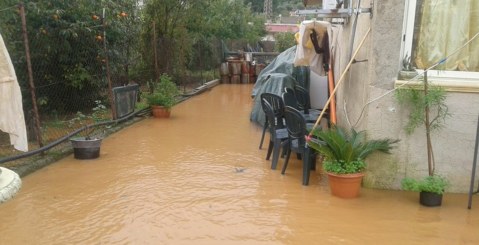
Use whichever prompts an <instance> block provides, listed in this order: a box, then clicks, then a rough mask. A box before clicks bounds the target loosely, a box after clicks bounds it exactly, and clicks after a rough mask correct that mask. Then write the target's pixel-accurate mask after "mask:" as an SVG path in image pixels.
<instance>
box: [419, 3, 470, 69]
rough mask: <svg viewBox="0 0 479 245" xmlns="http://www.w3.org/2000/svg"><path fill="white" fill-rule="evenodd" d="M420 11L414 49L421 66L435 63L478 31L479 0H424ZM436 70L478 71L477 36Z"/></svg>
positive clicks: (421, 67) (424, 66)
mask: <svg viewBox="0 0 479 245" xmlns="http://www.w3.org/2000/svg"><path fill="white" fill-rule="evenodd" d="M421 11H422V18H421V23H420V25H421V27H420V31H419V33H415V35H418V41H417V46H416V48H415V50H414V53H415V55H416V56H415V57H416V58H415V63H416V66H417V67H418V68H420V69H426V68H429V67H430V66H432V65H434V64H435V63H437V62H438V61H440V60H441V59H443V58H444V57H446V56H448V55H449V54H451V53H452V52H454V51H455V50H456V49H458V48H460V47H461V46H462V45H464V44H465V43H466V42H467V41H468V40H469V39H471V38H472V37H473V36H474V35H476V34H477V33H478V32H479V1H478V0H423V4H422V8H421ZM436 69H437V70H447V71H472V72H479V38H477V39H475V40H474V41H473V42H471V43H470V44H469V45H468V46H467V47H465V48H464V49H463V50H462V51H461V52H459V53H458V54H456V55H453V56H451V57H450V58H449V59H448V61H447V62H446V63H445V64H442V65H440V66H438V67H437V68H436Z"/></svg>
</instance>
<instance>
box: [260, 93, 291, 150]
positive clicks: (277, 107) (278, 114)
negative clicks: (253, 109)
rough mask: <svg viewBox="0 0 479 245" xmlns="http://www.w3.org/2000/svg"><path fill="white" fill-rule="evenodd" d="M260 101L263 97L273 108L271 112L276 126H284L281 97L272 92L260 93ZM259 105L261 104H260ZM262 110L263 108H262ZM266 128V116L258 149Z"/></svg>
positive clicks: (261, 143)
mask: <svg viewBox="0 0 479 245" xmlns="http://www.w3.org/2000/svg"><path fill="white" fill-rule="evenodd" d="M260 98H261V103H263V102H262V101H263V99H265V100H266V101H267V102H268V103H269V105H270V106H271V107H272V108H273V114H274V117H275V122H276V124H277V128H284V127H285V125H284V122H283V120H284V118H283V113H284V103H283V99H282V98H281V96H279V95H276V94H272V93H262V94H261V96H260ZM261 106H263V105H262V104H261ZM263 111H264V108H263ZM267 128H268V117H266V119H265V122H264V125H263V133H262V135H261V141H260V142H259V149H261V147H262V146H263V141H264V135H265V134H266V129H267Z"/></svg>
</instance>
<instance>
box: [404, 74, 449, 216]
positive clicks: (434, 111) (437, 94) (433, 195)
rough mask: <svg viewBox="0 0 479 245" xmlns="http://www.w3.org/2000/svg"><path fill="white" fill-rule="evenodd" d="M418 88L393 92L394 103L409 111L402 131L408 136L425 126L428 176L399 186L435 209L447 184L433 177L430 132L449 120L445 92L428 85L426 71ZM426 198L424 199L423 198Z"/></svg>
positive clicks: (441, 179) (437, 87) (433, 159)
mask: <svg viewBox="0 0 479 245" xmlns="http://www.w3.org/2000/svg"><path fill="white" fill-rule="evenodd" d="M421 81H422V88H421V87H405V88H401V89H398V90H396V95H395V96H396V99H397V101H398V102H399V104H400V105H403V106H405V107H407V108H408V109H409V110H410V113H409V120H408V122H407V124H406V125H405V131H406V133H407V134H408V135H411V134H412V133H413V132H414V131H415V129H416V128H418V127H419V126H421V125H424V128H425V132H426V153H427V166H428V176H426V177H424V178H423V179H422V180H414V179H411V178H405V179H404V180H403V181H402V183H401V186H402V188H403V189H404V190H409V191H418V192H419V203H420V204H422V205H424V206H429V207H434V206H440V205H441V204H442V195H443V193H444V190H445V188H446V187H447V186H448V181H447V180H446V179H445V178H444V177H442V176H439V175H437V174H436V163H435V158H434V151H433V147H432V146H433V144H432V137H431V132H432V131H433V130H437V129H440V128H441V127H442V126H443V124H444V123H445V119H446V118H447V117H448V116H449V113H448V106H447V104H446V92H445V91H444V89H443V88H442V87H439V86H434V85H432V84H430V83H429V82H428V76H427V70H426V71H424V73H423V76H422V78H421ZM426 197H427V198H426Z"/></svg>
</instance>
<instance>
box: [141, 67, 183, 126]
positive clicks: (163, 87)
mask: <svg viewBox="0 0 479 245" xmlns="http://www.w3.org/2000/svg"><path fill="white" fill-rule="evenodd" d="M148 87H149V88H150V93H149V94H147V95H145V98H146V101H147V103H148V104H149V105H150V107H151V110H152V114H153V116H154V117H170V113H171V107H173V105H175V104H176V97H177V96H178V95H179V94H180V92H179V89H178V87H177V86H176V84H175V83H174V82H173V80H172V78H171V77H170V76H168V75H167V74H162V75H161V76H160V78H159V79H158V81H157V82H149V83H148Z"/></svg>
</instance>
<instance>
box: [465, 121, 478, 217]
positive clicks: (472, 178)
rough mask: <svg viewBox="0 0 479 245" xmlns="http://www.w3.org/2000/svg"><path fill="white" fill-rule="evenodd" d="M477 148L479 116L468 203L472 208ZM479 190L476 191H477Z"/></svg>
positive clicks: (468, 206) (469, 207)
mask: <svg viewBox="0 0 479 245" xmlns="http://www.w3.org/2000/svg"><path fill="white" fill-rule="evenodd" d="M477 148H479V117H478V119H477V129H476V147H475V148H474V161H473V162H472V173H471V186H470V188H469V202H468V205H467V208H468V209H471V206H472V194H474V177H475V176H476V165H477ZM477 192H479V190H478V191H476V193H477Z"/></svg>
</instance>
